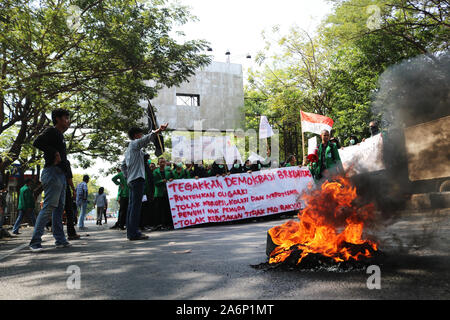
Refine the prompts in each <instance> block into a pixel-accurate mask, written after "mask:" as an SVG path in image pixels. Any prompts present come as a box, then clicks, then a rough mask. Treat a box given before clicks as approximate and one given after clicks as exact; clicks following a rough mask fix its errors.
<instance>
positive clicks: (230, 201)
mask: <svg viewBox="0 0 450 320" xmlns="http://www.w3.org/2000/svg"><path fill="white" fill-rule="evenodd" d="M241 203H248V198H241V199H230V200H228V205H234V204H241Z"/></svg>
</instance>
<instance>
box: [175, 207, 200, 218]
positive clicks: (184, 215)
mask: <svg viewBox="0 0 450 320" xmlns="http://www.w3.org/2000/svg"><path fill="white" fill-rule="evenodd" d="M203 214H205V209H200V210H194V211H185V212H178V218H188V217H195V216H198V215H203Z"/></svg>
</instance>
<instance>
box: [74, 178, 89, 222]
mask: <svg viewBox="0 0 450 320" xmlns="http://www.w3.org/2000/svg"><path fill="white" fill-rule="evenodd" d="M88 182H89V176H88V175H84V176H83V181H82V182H80V183H79V184H78V185H77V190H76V197H77V198H76V201H77V207H78V208H79V210H80V212H81V213H80V218H79V219H78V228H79V229H80V230H86V229H87V227H85V226H84V219H85V218H86V213H87V212H86V211H87V204H88V200H87V198H88V186H87V184H88Z"/></svg>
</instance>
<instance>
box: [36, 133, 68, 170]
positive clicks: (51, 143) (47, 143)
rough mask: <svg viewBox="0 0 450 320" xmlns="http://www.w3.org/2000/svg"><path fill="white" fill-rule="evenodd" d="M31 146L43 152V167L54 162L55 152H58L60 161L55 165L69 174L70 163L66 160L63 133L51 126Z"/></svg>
mask: <svg viewBox="0 0 450 320" xmlns="http://www.w3.org/2000/svg"><path fill="white" fill-rule="evenodd" d="M33 146H35V147H36V148H38V149H40V150H42V151H43V152H44V159H45V165H44V168H47V167H50V166H52V165H53V163H54V162H55V153H56V152H59V155H60V156H61V162H60V163H59V164H58V165H57V166H58V167H59V168H61V170H63V172H64V173H65V174H66V175H67V176H70V175H71V170H70V163H69V161H68V160H67V149H66V141H65V140H64V135H63V134H62V133H61V131H59V130H58V129H56V128H55V127H51V128H48V129H46V130H45V131H44V132H43V133H42V134H41V135H39V136H38V137H37V138H36V140H34V143H33Z"/></svg>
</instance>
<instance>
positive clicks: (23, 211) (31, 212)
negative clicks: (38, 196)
mask: <svg viewBox="0 0 450 320" xmlns="http://www.w3.org/2000/svg"><path fill="white" fill-rule="evenodd" d="M26 212H27V210H19V216H18V217H17V219H16V223H14V227H13V230H12V232H13V233H16V232H19V227H20V223H21V222H22V219H23V216H24V215H25V213H26ZM30 215H31V221H32V223H33V226H34V225H35V224H36V218H35V217H34V210H31V211H30Z"/></svg>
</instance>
